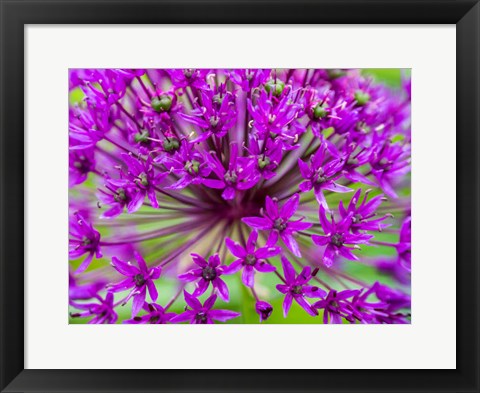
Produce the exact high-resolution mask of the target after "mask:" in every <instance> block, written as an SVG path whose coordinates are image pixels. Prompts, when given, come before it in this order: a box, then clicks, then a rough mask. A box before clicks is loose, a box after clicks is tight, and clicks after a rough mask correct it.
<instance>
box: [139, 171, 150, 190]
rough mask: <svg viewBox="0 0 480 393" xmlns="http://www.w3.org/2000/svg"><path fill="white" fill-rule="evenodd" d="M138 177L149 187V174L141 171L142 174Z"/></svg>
mask: <svg viewBox="0 0 480 393" xmlns="http://www.w3.org/2000/svg"><path fill="white" fill-rule="evenodd" d="M138 177H139V179H140V183H141V184H142V186H144V187H147V186H148V179H147V174H146V173H145V172H142V173H140V175H138Z"/></svg>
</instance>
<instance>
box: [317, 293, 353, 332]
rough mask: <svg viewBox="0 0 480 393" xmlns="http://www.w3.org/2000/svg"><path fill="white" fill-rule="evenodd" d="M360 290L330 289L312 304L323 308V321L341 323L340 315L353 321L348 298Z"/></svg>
mask: <svg viewBox="0 0 480 393" xmlns="http://www.w3.org/2000/svg"><path fill="white" fill-rule="evenodd" d="M359 292H360V291H359V290H358V289H357V290H352V289H347V290H344V291H340V292H337V291H335V290H331V291H329V292H328V295H327V297H326V298H325V299H323V300H319V301H318V302H316V303H314V304H313V306H312V307H313V308H315V309H323V323H333V324H341V323H342V317H343V318H347V319H348V320H350V321H353V317H352V305H351V302H349V301H348V299H350V298H352V297H354V296H355V295H357V294H358V293H359Z"/></svg>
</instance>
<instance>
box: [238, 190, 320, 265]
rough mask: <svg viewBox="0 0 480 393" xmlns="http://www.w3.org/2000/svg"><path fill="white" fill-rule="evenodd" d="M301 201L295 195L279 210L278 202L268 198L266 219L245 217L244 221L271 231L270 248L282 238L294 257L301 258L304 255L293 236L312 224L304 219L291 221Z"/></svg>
mask: <svg viewBox="0 0 480 393" xmlns="http://www.w3.org/2000/svg"><path fill="white" fill-rule="evenodd" d="M299 200H300V197H299V196H298V194H294V195H293V196H292V197H291V198H290V199H289V200H288V201H286V202H285V203H284V205H283V206H282V207H281V208H279V206H278V201H277V200H274V199H272V198H270V197H269V196H267V197H266V199H265V212H264V213H265V214H264V217H245V218H243V219H242V221H243V222H244V223H245V224H247V225H248V226H250V227H252V228H254V229H259V230H264V231H265V230H269V231H270V235H269V237H268V241H267V244H268V245H269V246H274V245H275V244H276V243H277V241H278V237H280V238H281V239H282V240H283V242H284V243H285V245H286V246H287V247H288V249H289V250H290V251H291V252H292V253H293V254H294V255H296V256H297V257H300V256H302V254H301V253H300V248H299V246H298V243H297V241H296V240H295V239H294V237H293V235H294V233H295V232H298V231H304V230H306V229H308V228H310V227H311V226H312V224H311V223H309V222H302V220H303V218H300V219H299V220H296V221H291V220H290V219H291V218H292V216H293V215H294V214H295V212H296V211H297V209H298V204H299Z"/></svg>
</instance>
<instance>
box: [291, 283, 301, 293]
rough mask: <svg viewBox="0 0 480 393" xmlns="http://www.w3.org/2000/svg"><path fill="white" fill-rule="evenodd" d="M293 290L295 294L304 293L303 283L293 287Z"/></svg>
mask: <svg viewBox="0 0 480 393" xmlns="http://www.w3.org/2000/svg"><path fill="white" fill-rule="evenodd" d="M292 292H293V293H294V294H295V295H300V294H301V293H302V286H301V285H294V286H293V287H292Z"/></svg>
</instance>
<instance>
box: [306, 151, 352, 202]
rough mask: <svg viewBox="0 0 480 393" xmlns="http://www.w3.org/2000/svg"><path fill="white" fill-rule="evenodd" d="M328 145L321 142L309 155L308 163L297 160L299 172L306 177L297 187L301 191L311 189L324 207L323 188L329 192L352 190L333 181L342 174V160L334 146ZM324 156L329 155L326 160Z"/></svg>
mask: <svg viewBox="0 0 480 393" xmlns="http://www.w3.org/2000/svg"><path fill="white" fill-rule="evenodd" d="M328 146H331V145H330V144H323V145H322V146H320V148H319V149H318V150H317V152H316V153H314V154H313V155H312V156H311V157H310V165H308V164H307V163H305V162H303V161H302V160H300V159H299V160H298V167H299V168H300V173H301V174H302V176H303V177H304V178H305V179H307V180H306V181H304V182H302V183H300V184H299V186H298V188H299V189H300V191H302V192H307V191H310V190H311V189H313V192H314V193H315V197H316V198H317V201H318V203H320V204H321V205H323V206H324V207H326V208H327V207H328V206H327V201H326V199H325V196H324V195H323V191H324V190H325V191H331V192H350V191H352V190H351V189H350V188H348V187H345V186H342V185H340V184H338V183H335V182H334V180H337V179H338V178H340V176H342V173H341V169H342V167H343V161H342V160H341V159H340V156H339V155H338V153H337V152H336V151H335V150H334V148H330V149H329V148H328ZM326 156H329V159H328V160H326Z"/></svg>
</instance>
